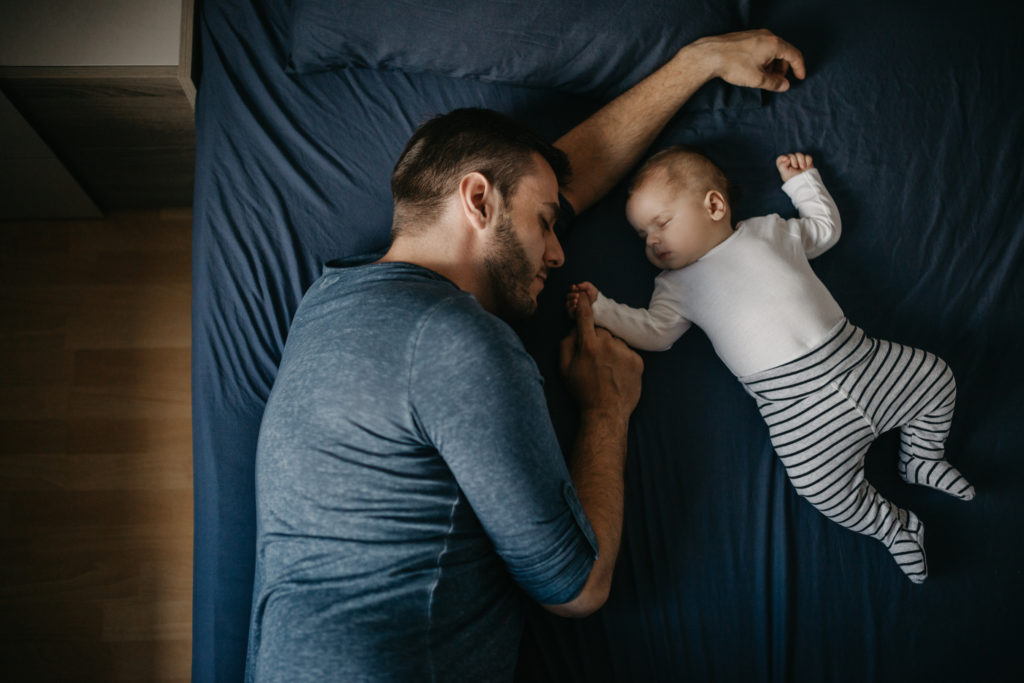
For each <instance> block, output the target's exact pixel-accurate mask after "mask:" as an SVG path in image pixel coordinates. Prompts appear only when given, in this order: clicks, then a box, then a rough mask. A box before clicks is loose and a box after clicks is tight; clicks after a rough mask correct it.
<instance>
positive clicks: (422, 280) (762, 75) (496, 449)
mask: <svg viewBox="0 0 1024 683" xmlns="http://www.w3.org/2000/svg"><path fill="white" fill-rule="evenodd" d="M790 67H792V69H793V73H794V75H796V76H797V77H798V78H803V76H804V69H803V62H802V58H801V56H800V53H799V52H798V51H797V50H795V49H794V48H793V47H792V46H790V45H788V44H787V43H785V42H784V41H782V40H780V39H778V38H777V37H775V36H773V35H772V34H770V33H769V32H767V31H756V32H745V33H739V34H729V35H726V36H720V37H714V38H705V39H702V40H699V41H697V42H695V43H693V44H691V45H689V46H687V47H685V48H683V49H682V50H680V52H679V53H678V55H677V56H676V57H675V58H674V59H673V60H672V61H670V62H669V63H667V64H666V65H665V66H664V67H662V68H661V69H659V70H658V71H657V72H655V73H654V74H652V75H651V76H649V77H648V78H647V79H646V80H644V81H643V82H641V83H639V84H638V85H637V86H635V87H634V88H633V89H631V90H630V91H628V92H627V93H625V94H624V95H622V96H620V97H619V98H617V99H616V100H614V101H613V102H611V103H610V104H608V105H607V106H606V107H604V108H603V109H601V110H600V111H599V112H597V113H596V114H595V115H594V116H592V117H591V118H590V119H588V120H587V121H585V122H584V123H583V124H581V125H580V126H578V127H577V128H575V129H573V130H572V131H570V132H569V133H568V134H566V135H565V136H564V137H563V138H562V139H560V140H559V141H557V142H556V143H555V145H554V146H552V145H549V144H548V143H546V142H544V141H543V140H541V139H539V138H538V137H537V136H535V135H534V134H533V133H531V132H530V131H528V130H526V129H524V128H523V127H521V126H519V125H518V124H516V123H514V122H512V121H510V120H508V119H506V118H505V117H502V116H500V115H498V114H496V113H494V112H488V111H485V110H459V111H456V112H452V113H451V114H448V115H445V116H442V117H438V118H437V119H434V120H432V121H430V122H428V123H426V124H425V125H424V126H422V127H421V128H420V129H419V130H417V131H416V133H415V134H414V135H413V137H412V138H411V139H410V141H409V143H408V144H407V145H406V148H405V150H404V151H403V153H402V155H401V157H400V158H399V160H398V163H397V165H396V167H395V171H394V174H393V176H392V191H393V196H394V202H395V209H394V223H393V230H392V236H393V241H392V244H391V247H390V248H389V249H388V251H387V252H386V253H384V254H383V255H380V254H378V255H374V256H368V257H361V258H358V259H353V260H350V261H348V262H344V263H335V264H329V265H328V267H327V268H325V271H324V275H323V276H322V277H321V278H320V279H319V280H318V281H317V282H315V283H314V284H313V286H312V287H311V288H310V290H309V292H307V294H306V296H305V297H304V299H303V301H302V304H301V306H300V307H299V310H298V311H297V313H296V315H295V319H294V321H293V324H292V328H291V330H290V332H289V338H288V343H287V346H286V348H285V352H284V357H283V358H282V362H281V367H280V370H279V374H278V377H277V380H276V382H275V385H274V389H273V392H272V393H271V396H270V400H269V402H268V404H267V408H266V412H265V414H264V419H263V424H262V426H261V431H260V441H259V448H258V454H257V470H256V478H257V511H258V515H259V518H258V538H257V565H256V567H257V568H256V589H255V596H254V603H253V617H252V624H251V629H250V645H249V658H248V662H247V677H248V678H250V679H252V680H258V681H289V682H294V681H304V680H309V681H322V680H346V681H349V680H366V681H433V680H452V681H491V680H508V679H510V678H511V677H512V673H513V670H514V666H515V658H516V650H517V644H518V639H519V634H520V629H521V616H520V611H519V600H520V595H521V593H520V589H521V591H523V592H525V593H526V594H527V595H528V596H529V597H531V598H532V599H534V600H536V601H538V602H540V603H541V604H543V605H544V606H545V607H546V608H547V609H549V610H551V611H552V612H554V613H556V614H560V615H564V616H584V615H587V614H590V613H592V612H593V611H595V610H596V609H598V608H600V607H601V605H602V604H604V601H605V599H606V598H607V595H608V592H609V590H610V585H611V576H612V570H613V567H614V565H615V560H616V557H617V555H618V548H619V538H620V534H621V526H622V507H623V467H624V463H625V456H626V432H627V428H628V422H629V416H630V414H631V413H632V411H633V408H634V407H635V406H636V403H637V401H638V399H639V395H640V374H641V371H642V363H641V361H640V359H639V357H638V356H637V355H636V354H635V353H633V352H632V351H630V350H629V349H628V348H627V347H626V346H625V345H624V344H623V343H622V342H621V341H619V340H617V339H614V338H613V337H611V335H609V334H608V333H607V332H606V331H604V330H600V329H595V328H594V324H593V318H592V316H591V314H590V311H589V306H587V305H586V304H584V305H583V306H581V309H580V311H579V315H578V321H577V327H576V330H575V332H574V333H573V335H571V336H570V337H568V338H567V339H566V340H565V341H564V342H563V345H562V371H563V373H564V375H565V377H566V379H567V381H568V383H569V385H570V387H571V388H572V390H573V393H574V395H575V396H576V398H577V400H578V402H579V408H580V428H579V433H578V436H577V439H576V443H575V446H574V449H573V453H572V457H571V474H570V471H568V470H567V468H566V466H565V462H564V460H563V458H562V454H561V452H560V450H559V447H558V444H557V441H556V439H555V436H554V433H553V429H552V426H551V422H550V418H549V417H548V415H547V411H546V404H545V401H544V395H543V391H542V388H541V379H540V375H539V372H538V371H537V368H536V365H535V364H534V363H533V361H532V359H531V358H530V357H529V356H528V355H527V353H526V352H525V350H524V349H523V346H522V344H521V342H520V341H519V339H518V338H517V337H516V336H515V335H514V334H513V333H512V331H511V328H509V327H508V325H507V324H505V322H503V321H502V318H504V319H506V320H508V319H514V318H519V317H522V316H525V315H529V314H530V313H532V312H533V310H534V308H535V307H536V301H537V295H538V294H539V293H540V291H541V290H542V289H543V287H544V281H545V278H546V277H547V274H548V273H549V272H550V270H551V269H553V268H558V267H559V266H561V265H562V262H563V260H564V255H563V253H562V249H561V246H560V245H559V243H558V240H557V238H556V237H555V234H554V231H553V226H554V224H555V222H556V220H558V219H559V217H560V215H561V217H562V218H565V217H567V216H568V215H570V214H572V213H576V212H579V211H582V210H584V209H585V208H587V207H588V206H590V205H591V204H592V203H593V202H595V201H596V200H597V199H599V198H600V197H601V196H602V195H603V194H604V193H605V192H607V191H608V190H609V189H610V188H611V187H612V186H613V185H614V184H615V183H616V182H617V181H618V180H619V179H620V178H621V177H622V176H623V175H624V174H625V173H626V172H627V171H628V169H629V168H631V167H632V166H633V165H634V164H635V163H636V162H637V161H638V159H639V157H640V155H641V154H642V153H643V152H644V150H645V149H647V147H648V146H649V145H650V144H651V142H652V141H653V140H654V138H655V136H656V135H657V134H658V132H659V131H660V130H661V128H662V127H663V126H664V125H665V123H666V122H667V121H668V120H669V119H670V118H671V116H672V115H673V114H674V113H675V111H676V110H677V109H678V108H679V107H680V106H681V105H682V104H683V103H684V102H685V101H686V100H687V99H688V98H689V97H690V95H692V94H693V92H694V91H695V90H696V89H697V88H698V87H700V86H701V85H702V84H703V83H705V82H706V81H708V80H709V79H711V78H714V77H722V78H723V79H725V80H727V81H729V82H731V83H734V84H737V85H745V86H758V87H765V88H768V89H772V90H776V91H783V90H785V89H787V88H788V85H789V83H788V81H787V80H786V78H785V75H786V72H787V70H788V68H790ZM570 168H571V169H572V171H573V172H572V175H571V177H570V174H569V170H570ZM517 586H518V588H517Z"/></svg>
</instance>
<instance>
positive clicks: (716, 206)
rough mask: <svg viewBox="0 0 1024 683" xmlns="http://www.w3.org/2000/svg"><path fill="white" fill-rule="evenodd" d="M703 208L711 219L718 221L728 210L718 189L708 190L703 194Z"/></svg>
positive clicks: (727, 205)
mask: <svg viewBox="0 0 1024 683" xmlns="http://www.w3.org/2000/svg"><path fill="white" fill-rule="evenodd" d="M704 208H705V209H707V212H708V216H710V217H711V220H713V221H720V220H722V219H723V218H725V215H726V214H727V213H728V212H729V204H728V203H727V202H726V201H725V197H724V196H722V193H721V192H719V191H718V190H708V193H707V194H706V195H704Z"/></svg>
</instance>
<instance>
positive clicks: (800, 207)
mask: <svg viewBox="0 0 1024 683" xmlns="http://www.w3.org/2000/svg"><path fill="white" fill-rule="evenodd" d="M775 166H776V167H777V168H778V169H779V175H780V176H781V177H782V182H783V185H782V190H783V191H784V192H785V193H786V194H787V195H789V198H790V199H792V200H793V205H794V206H796V208H797V211H798V212H799V213H800V218H798V219H793V220H790V221H787V224H788V226H789V227H790V229H791V231H792V232H793V233H794V234H796V235H798V236H799V237H800V241H801V243H802V244H803V247H804V253H805V254H807V258H814V257H815V256H820V255H822V254H824V253H825V252H826V251H828V250H829V249H831V248H832V246H833V245H835V243H836V242H838V241H839V236H840V234H842V222H841V221H840V220H839V209H838V208H836V203H835V202H834V201H833V200H832V196H831V195H830V194H829V193H828V190H826V189H825V185H824V183H822V181H821V175H820V174H819V173H818V170H817V169H816V168H814V160H813V159H812V158H811V155H810V154H802V153H800V152H797V153H794V154H783V155H781V156H780V157H778V158H777V159H776V160H775Z"/></svg>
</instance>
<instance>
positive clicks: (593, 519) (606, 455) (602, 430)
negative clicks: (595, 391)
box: [547, 411, 629, 616]
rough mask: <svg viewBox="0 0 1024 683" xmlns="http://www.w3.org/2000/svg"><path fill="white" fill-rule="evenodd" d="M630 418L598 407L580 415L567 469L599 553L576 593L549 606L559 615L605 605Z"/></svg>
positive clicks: (620, 507)
mask: <svg viewBox="0 0 1024 683" xmlns="http://www.w3.org/2000/svg"><path fill="white" fill-rule="evenodd" d="M628 429H629V418H628V416H627V417H620V416H616V415H614V414H609V413H606V412H600V411H589V412H587V411H585V412H584V413H582V414H581V416H580V428H579V433H578V434H577V436H576V443H575V446H574V448H573V457H572V463H571V466H570V474H571V475H572V480H573V484H574V485H575V486H576V492H577V494H578V495H579V498H580V502H581V503H582V504H583V510H584V512H586V514H587V519H588V520H590V526H591V527H592V528H593V529H594V535H595V536H597V544H598V557H597V560H596V561H595V562H594V566H593V568H592V569H591V570H590V576H589V578H588V579H587V583H586V584H585V585H584V587H583V590H582V591H581V593H580V595H579V596H578V597H577V598H576V599H575V600H573V601H572V602H570V603H567V604H566V605H558V606H551V605H549V606H547V607H548V609H550V610H551V611H552V612H554V613H556V614H560V615H562V616H586V615H587V614H590V613H592V612H593V611H594V610H596V609H597V608H599V607H600V606H601V605H603V604H604V602H605V600H606V599H607V597H608V592H609V591H610V590H611V583H612V573H613V572H614V570H615V561H616V559H617V558H618V556H619V545H620V542H621V540H622V515H623V507H624V495H625V493H624V492H625V484H624V481H623V471H624V469H625V463H626V434H627V431H628Z"/></svg>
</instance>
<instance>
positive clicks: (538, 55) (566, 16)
mask: <svg viewBox="0 0 1024 683" xmlns="http://www.w3.org/2000/svg"><path fill="white" fill-rule="evenodd" d="M748 4H749V3H747V2H745V1H744V0H729V1H724V2H723V1H722V0H689V1H687V0H642V1H637V2H629V1H626V0H562V1H558V0H548V1H547V2H545V1H544V0H517V1H514V2H508V1H503V0H424V1H412V0H294V2H293V4H292V17H291V41H290V54H289V60H290V61H289V68H290V70H291V71H293V72H296V73H300V74H304V73H312V72H317V71H326V70H330V69H336V68H345V67H370V68H374V69H393V70H398V71H404V72H407V73H432V74H441V75H446V76H454V77H463V78H475V79H480V80H483V81H492V82H496V83H508V84H516V85H527V86H535V87H542V88H551V89H556V90H562V91H567V92H574V93H581V94H587V95H592V96H596V97H601V98H606V99H607V98H611V97H614V96H615V95H618V94H620V93H622V92H624V91H625V90H627V89H628V88H629V87H630V86H632V85H634V84H635V83H637V82H638V81H640V80H641V79H642V78H643V77H644V76H646V75H648V74H649V73H651V72H652V71H654V70H655V69H657V68H658V67H659V66H661V65H662V64H664V63H665V62H666V61H668V60H669V59H670V58H671V57H672V56H673V55H674V54H675V53H676V51H677V50H678V49H679V48H681V47H682V46H684V45H686V44H687V43H690V42H692V41H693V40H695V39H696V38H699V37H701V36H705V35H713V34H717V33H726V32H729V31H735V30H739V29H741V28H744V27H745V25H746V19H747V16H746V15H747V6H748ZM695 99H696V100H697V101H696V102H694V103H693V104H694V105H697V106H703V107H705V108H718V107H723V106H737V105H740V106H751V105H753V106H757V105H759V104H760V96H759V94H758V92H757V91H754V90H749V89H741V88H733V87H731V86H728V85H726V84H724V83H722V82H720V81H719V82H716V83H714V84H710V85H709V86H708V87H705V88H703V89H702V90H701V92H700V93H698V96H697V97H696V98H695Z"/></svg>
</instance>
